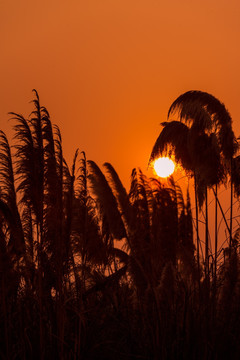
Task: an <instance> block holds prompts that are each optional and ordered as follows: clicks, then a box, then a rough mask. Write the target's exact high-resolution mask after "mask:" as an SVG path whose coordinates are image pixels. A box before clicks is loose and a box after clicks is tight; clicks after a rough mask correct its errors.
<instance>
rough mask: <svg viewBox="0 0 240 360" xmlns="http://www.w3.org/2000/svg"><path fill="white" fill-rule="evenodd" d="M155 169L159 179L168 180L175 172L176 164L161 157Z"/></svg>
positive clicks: (156, 162) (155, 164)
mask: <svg viewBox="0 0 240 360" xmlns="http://www.w3.org/2000/svg"><path fill="white" fill-rule="evenodd" d="M153 168H154V170H155V171H156V174H157V175H158V176H159V177H162V178H166V177H168V176H170V175H172V173H173V172H174V169H175V164H174V162H173V161H172V160H171V159H169V158H168V157H160V158H158V159H157V160H155V161H154V163H153Z"/></svg>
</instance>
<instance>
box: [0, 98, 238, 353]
mask: <svg viewBox="0 0 240 360" xmlns="http://www.w3.org/2000/svg"><path fill="white" fill-rule="evenodd" d="M34 94H35V98H34V101H33V106H34V110H33V112H32V114H31V115H30V117H29V118H24V117H23V116H22V115H19V114H13V118H14V120H13V121H14V130H15V137H14V142H13V146H12V147H10V145H9V143H8V140H7V137H6V136H5V134H4V133H2V132H1V135H0V335H1V336H0V339H1V340H0V341H1V346H0V358H2V359H89V360H93V359H129V360H130V359H167V360H171V359H174V360H175V359H226V358H229V359H238V358H239V356H240V345H239V344H240V342H239V340H240V338H239V337H240V325H239V324H240V264H239V250H238V241H239V232H237V233H236V235H235V237H234V238H233V241H232V247H231V256H229V257H226V259H225V262H224V263H221V264H217V265H218V266H216V267H215V268H214V271H213V273H211V272H209V273H206V272H204V269H205V267H204V266H205V264H204V259H201V257H200V255H199V251H197V249H196V248H195V243H198V241H196V240H197V239H195V238H194V237H195V235H194V231H193V225H192V224H193V221H192V213H191V203H190V197H189V195H188V194H187V196H186V199H185V196H184V195H183V194H182V191H181V189H180V187H179V186H178V185H177V184H175V183H174V180H173V178H171V179H170V181H169V182H168V184H166V183H164V184H163V183H161V181H159V180H156V179H149V178H147V177H146V176H145V175H144V174H143V173H142V172H141V171H140V170H137V169H134V170H133V172H132V178H131V187H130V191H129V192H127V191H126V189H125V188H124V186H123V185H122V183H121V180H120V178H119V176H118V174H117V173H116V171H115V170H114V168H113V167H112V166H111V165H110V164H108V163H106V164H105V165H104V169H105V172H106V174H105V175H104V173H103V172H102V171H101V170H100V168H99V167H98V166H97V165H96V164H95V163H94V162H93V161H87V159H86V156H85V154H84V153H79V152H78V151H77V152H76V153H75V156H74V159H73V164H72V166H71V167H68V165H67V163H66V162H65V160H64V156H63V149H62V141H61V134H60V131H59V129H58V128H57V127H56V126H52V124H51V120H50V116H49V114H48V112H47V110H46V108H45V107H42V106H41V105H40V102H39V97H38V94H37V92H36V91H35V92H34ZM199 257H200V259H199ZM216 262H217V258H216Z"/></svg>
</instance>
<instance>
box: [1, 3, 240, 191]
mask: <svg viewBox="0 0 240 360" xmlns="http://www.w3.org/2000/svg"><path fill="white" fill-rule="evenodd" d="M239 44H240V2H239V0H201V1H198V0H197V1H196V0H181V1H179V0H168V1H160V0H84V1H83V0H68V1H66V0H64V1H63V0H41V1H36V0H0V46H1V57H0V65H1V66H0V73H1V77H0V81H1V84H0V128H1V129H2V130H4V131H6V132H7V133H8V134H9V135H11V132H10V130H9V129H10V124H9V122H8V119H9V115H8V114H7V113H8V112H9V111H14V112H18V113H22V114H24V115H26V116H27V115H28V114H29V113H30V111H31V110H32V107H31V104H29V102H30V101H31V100H32V98H33V94H32V92H31V90H32V89H33V88H35V89H37V91H38V92H39V95H40V100H41V103H42V105H44V106H46V107H47V109H48V111H49V112H50V115H51V119H52V122H53V123H56V124H57V125H59V126H60V129H61V132H62V135H63V148H64V153H65V157H66V159H67V161H68V163H69V164H71V161H72V158H73V155H74V152H75V149H76V148H79V149H80V151H81V150H84V151H85V152H86V155H87V158H88V159H91V160H94V161H96V162H97V164H98V165H102V164H103V163H104V162H106V161H107V162H111V163H112V165H113V166H114V167H115V168H116V170H117V172H118V174H119V175H120V178H121V179H122V180H123V182H124V184H125V185H126V186H127V187H128V184H129V178H130V174H131V170H132V168H134V167H137V166H140V167H141V168H142V170H143V171H144V172H145V171H146V167H147V162H148V158H149V155H150V152H151V149H152V146H153V144H154V142H155V140H156V138H157V136H158V134H159V132H160V130H161V127H160V126H159V124H160V122H162V121H165V120H166V114H167V111H168V108H169V106H170V105H171V103H172V101H173V100H174V99H175V98H176V97H177V96H179V95H180V94H181V93H183V92H185V91H187V90H193V89H194V90H202V91H207V92H209V93H211V94H212V95H214V96H216V97H217V98H219V99H220V100H221V101H223V102H224V103H225V105H226V107H227V108H228V110H229V111H230V113H231V115H232V118H233V128H234V131H235V133H236V135H237V136H238V135H240V122H239V121H240V106H239V103H240V96H239V94H240V71H239V66H240V45H239Z"/></svg>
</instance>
